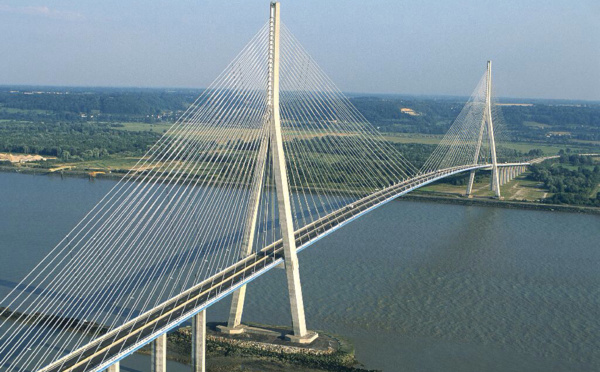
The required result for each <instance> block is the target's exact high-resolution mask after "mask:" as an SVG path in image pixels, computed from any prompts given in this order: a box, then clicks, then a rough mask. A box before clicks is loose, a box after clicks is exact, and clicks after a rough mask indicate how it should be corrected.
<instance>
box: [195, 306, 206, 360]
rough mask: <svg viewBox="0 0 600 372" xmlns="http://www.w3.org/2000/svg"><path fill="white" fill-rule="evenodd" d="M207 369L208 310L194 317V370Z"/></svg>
mask: <svg viewBox="0 0 600 372" xmlns="http://www.w3.org/2000/svg"><path fill="white" fill-rule="evenodd" d="M205 370H206V310H202V311H201V312H199V313H198V314H196V315H195V316H194V317H193V318H192V371H193V372H204V371H205Z"/></svg>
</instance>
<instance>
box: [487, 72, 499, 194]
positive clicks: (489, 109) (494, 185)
mask: <svg viewBox="0 0 600 372" xmlns="http://www.w3.org/2000/svg"><path fill="white" fill-rule="evenodd" d="M485 104H486V108H487V110H486V112H487V124H488V127H487V128H488V138H489V141H490V151H491V155H492V190H493V191H494V194H496V197H497V198H498V199H500V198H501V195H500V179H499V177H498V161H497V159H496V140H495V139H494V124H493V123H492V61H488V64H487V90H486V95H485Z"/></svg>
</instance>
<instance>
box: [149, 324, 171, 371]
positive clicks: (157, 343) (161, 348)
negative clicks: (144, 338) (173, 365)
mask: <svg viewBox="0 0 600 372" xmlns="http://www.w3.org/2000/svg"><path fill="white" fill-rule="evenodd" d="M150 349H151V351H150V372H167V334H166V333H163V334H162V335H160V336H158V337H157V338H156V339H154V341H152V345H151V348H150Z"/></svg>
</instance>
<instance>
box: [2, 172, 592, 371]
mask: <svg viewBox="0 0 600 372" xmlns="http://www.w3.org/2000/svg"><path fill="white" fill-rule="evenodd" d="M113 185H114V182H113V181H100V180H99V181H95V182H89V181H88V180H86V179H77V178H65V179H61V178H60V177H48V176H31V175H19V174H9V173H0V190H1V191H2V192H1V193H0V254H1V257H2V259H1V260H0V295H1V296H3V295H4V294H5V293H6V292H7V291H8V290H9V289H10V288H12V286H14V284H15V283H16V282H18V280H20V279H21V278H22V277H23V276H24V275H25V274H26V273H27V272H28V271H29V270H30V269H31V268H33V267H34V266H35V264H36V263H37V262H39V260H40V259H41V258H42V257H43V256H44V255H45V254H46V253H47V252H48V251H50V249H52V248H53V247H54V245H55V244H56V243H57V242H58V241H59V240H60V239H61V238H62V237H63V236H64V235H65V234H66V233H67V232H68V231H69V230H70V229H71V228H72V227H73V226H74V225H75V224H76V223H77V221H79V219H80V218H81V217H83V216H84V214H85V213H86V212H87V211H88V210H89V209H90V208H91V207H92V206H93V205H94V204H95V203H96V202H97V201H98V200H99V199H100V198H101V197H102V196H103V195H104V194H105V193H106V192H107V191H108V190H109V189H110V188H111V187H112V186H113ZM300 267H301V277H302V281H303V292H304V296H305V305H306V317H307V322H308V326H309V328H311V329H317V330H319V329H323V330H327V331H329V332H333V333H337V334H340V335H342V336H345V337H347V338H349V339H351V340H353V342H354V344H355V346H356V354H357V357H358V359H359V360H361V361H362V362H364V364H365V365H366V367H368V368H377V369H383V370H384V371H478V372H479V371H490V372H492V371H600V217H599V216H592V215H579V214H569V213H555V212H542V211H524V210H509V209H496V208H482V207H465V206H455V205H443V204H433V203H413V202H405V201H402V202H393V203H390V204H388V205H386V206H384V207H382V208H380V209H378V210H377V211H375V212H373V213H370V214H368V215H366V216H364V217H362V218H361V219H359V220H358V221H355V222H353V223H352V224H350V225H349V226H346V227H344V228H343V229H342V230H340V231H338V232H336V233H334V234H332V235H330V236H328V237H327V238H325V239H323V240H322V241H320V242H318V243H316V244H315V245H313V246H312V247H310V248H309V249H307V250H305V251H304V252H303V253H302V254H301V255H300ZM228 306H229V303H228V301H224V302H223V303H219V304H217V305H215V306H213V307H211V308H209V309H208V317H209V320H211V321H217V320H218V321H223V320H225V319H226V314H227V308H228ZM288 306H289V305H288V300H287V296H286V287H285V277H284V272H283V271H282V270H274V271H272V272H270V273H269V274H267V275H265V276H263V277H261V278H259V279H258V280H256V281H255V282H253V283H252V284H251V285H250V286H249V288H248V296H247V311H246V313H245V316H244V319H245V320H248V321H255V322H262V323H279V324H288V323H289V322H290V319H289V315H288ZM122 365H123V368H124V370H127V371H147V370H149V360H148V358H147V357H144V356H138V355H134V356H132V357H128V358H127V359H125V360H124V361H123V364H122ZM189 370H190V369H189V368H188V367H187V366H183V365H181V364H177V363H171V364H170V365H169V371H176V372H179V371H189Z"/></svg>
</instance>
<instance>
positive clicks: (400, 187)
mask: <svg viewBox="0 0 600 372" xmlns="http://www.w3.org/2000/svg"><path fill="white" fill-rule="evenodd" d="M523 165H525V164H523ZM486 167H488V165H466V166H460V167H453V168H447V169H443V170H440V171H436V172H431V173H427V174H422V175H419V176H417V177H415V178H412V179H409V180H406V181H404V182H401V183H398V184H396V185H393V186H390V187H388V188H385V189H383V190H379V191H377V192H375V193H373V194H370V195H368V196H366V197H364V198H363V199H360V200H359V201H357V202H355V203H352V204H350V205H348V206H346V207H344V208H341V209H339V210H337V211H335V212H332V213H330V214H328V215H327V216H324V217H322V218H321V219H319V220H316V221H314V222H312V223H311V224H309V225H307V226H304V227H303V228H301V229H299V230H297V231H296V232H295V238H296V245H297V247H298V250H301V249H304V248H306V247H308V246H309V245H311V244H312V243H314V242H315V241H317V240H319V239H320V238H321V237H323V236H325V235H327V234H329V233H331V232H332V231H335V230H337V229H338V228H340V227H341V226H343V225H345V224H346V223H348V222H350V221H352V220H353V219H355V218H357V217H358V216H360V215H362V214H364V213H366V212H368V211H370V210H373V209H375V208H377V207H378V206H380V205H382V204H384V203H386V202H389V201H391V200H393V199H395V198H397V197H398V196H401V195H403V194H406V193H408V192H409V191H412V190H414V189H417V188H419V187H421V186H424V185H426V184H428V183H431V182H434V181H436V180H439V179H441V178H444V177H448V176H450V175H453V174H457V173H461V172H466V171H470V170H474V169H485V168H486ZM282 254H283V245H282V242H281V240H279V241H277V242H275V243H273V244H271V245H269V246H267V247H265V248H263V249H262V250H261V251H260V252H258V253H254V254H251V255H249V256H248V257H246V258H245V259H242V260H240V261H238V262H237V263H236V264H235V265H233V266H231V267H229V268H227V269H225V270H223V271H221V272H219V273H218V274H216V275H215V276H213V277H211V278H209V279H207V280H205V281H203V282H202V283H200V284H198V285H196V286H194V287H193V288H191V289H189V290H187V291H186V292H183V293H181V294H179V295H178V296H176V297H174V298H172V299H170V300H168V301H166V302H164V303H163V304H161V305H159V306H158V307H156V308H154V309H152V310H150V311H148V312H146V313H144V314H142V315H140V316H138V317H137V318H135V319H133V320H131V321H129V322H127V323H125V324H123V325H122V326H120V327H118V328H115V329H114V330H112V331H110V332H108V333H107V334H105V335H103V336H101V337H99V338H98V339H96V340H94V341H92V342H91V343H89V344H87V345H85V346H83V347H81V348H80V349H78V350H76V351H73V352H72V353H70V354H69V355H67V356H65V357H63V358H61V359H59V360H57V361H56V362H54V363H52V364H51V365H49V366H47V367H45V368H44V369H42V370H41V371H42V372H60V371H77V372H80V371H81V372H82V371H97V370H101V369H103V368H105V367H106V366H108V365H110V364H111V363H113V362H114V361H116V360H119V359H121V358H122V357H124V356H125V355H127V354H130V353H132V352H133V351H135V350H136V349H138V348H140V347H141V346H143V345H145V344H146V343H148V342H149V341H151V340H152V339H154V338H155V337H157V336H158V335H160V334H162V333H164V332H166V331H168V330H169V329H171V328H173V327H175V326H177V325H178V324H180V323H181V322H183V321H185V320H187V319H189V318H190V317H191V316H193V315H194V314H196V313H198V312H199V311H201V310H203V309H205V308H206V307H208V306H209V305H211V304H212V303H214V302H216V301H218V300H219V299H221V298H223V297H225V296H226V295H228V294H229V293H230V292H231V291H233V290H235V289H236V288H238V287H239V286H241V285H243V284H246V283H248V282H250V281H251V280H253V279H254V278H256V277H257V276H259V275H262V274H264V273H265V272H267V271H268V270H269V269H271V268H272V267H274V266H276V265H278V264H279V263H280V262H282V261H283V259H282V258H283V256H282Z"/></svg>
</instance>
